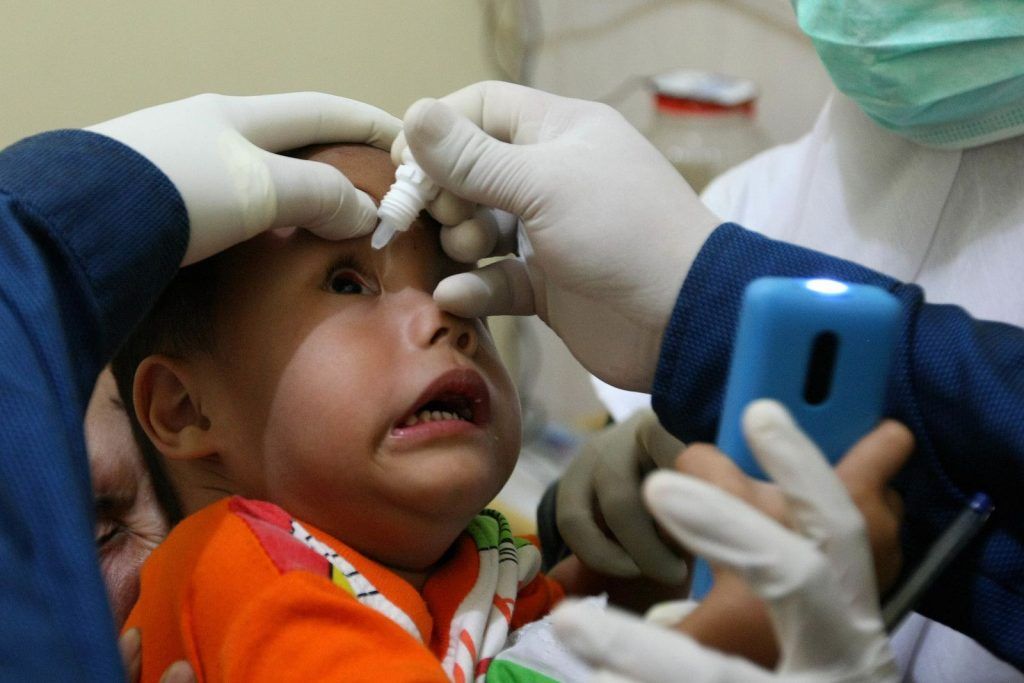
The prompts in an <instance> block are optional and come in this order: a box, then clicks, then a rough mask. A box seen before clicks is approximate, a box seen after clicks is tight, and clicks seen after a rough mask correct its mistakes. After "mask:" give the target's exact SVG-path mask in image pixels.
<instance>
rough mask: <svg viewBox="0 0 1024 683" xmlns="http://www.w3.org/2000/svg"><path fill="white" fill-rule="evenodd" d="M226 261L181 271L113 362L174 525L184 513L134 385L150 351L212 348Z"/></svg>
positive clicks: (180, 353) (185, 352) (180, 354)
mask: <svg viewBox="0 0 1024 683" xmlns="http://www.w3.org/2000/svg"><path fill="white" fill-rule="evenodd" d="M222 261H223V258H222V257H221V256H219V255H218V256H213V257H211V258H208V259H206V260H204V261H200V262H199V263H196V264H193V265H191V266H187V267H185V268H182V269H181V270H179V271H178V273H177V274H176V275H175V276H174V278H173V279H172V280H171V282H170V284H169V285H167V288H166V289H164V291H163V293H162V294H161V295H160V297H159V298H158V299H157V301H156V303H155V304H154V305H153V308H152V309H151V310H150V311H149V312H148V313H147V314H146V316H145V317H144V318H143V319H142V322H140V323H139V325H138V326H137V327H136V328H135V329H134V330H133V331H132V333H131V335H130V336H129V337H128V339H126V340H125V342H124V343H123V344H122V345H121V348H120V349H119V350H118V352H117V354H116V355H115V356H114V360H113V362H112V363H111V370H112V371H113V373H114V379H115V380H116V382H117V392H118V394H120V396H121V401H122V402H123V403H124V406H125V410H126V411H127V413H128V419H129V420H130V421H131V425H132V435H133V436H134V437H135V442H136V443H137V444H138V446H139V450H140V451H141V452H142V459H143V461H144V462H145V465H146V469H147V470H148V471H149V474H150V477H151V479H152V481H153V488H154V489H155V490H156V496H157V500H158V501H159V503H160V506H161V507H162V508H163V510H164V513H165V514H166V515H167V517H168V520H169V521H170V523H171V524H172V525H174V524H177V523H178V522H179V521H181V519H182V517H183V515H182V511H181V504H180V502H179V501H178V496H177V494H176V493H175V491H174V486H173V484H172V483H171V480H170V478H169V477H168V476H167V470H166V469H165V468H164V465H163V460H162V457H163V456H161V454H160V452H159V451H158V450H157V449H156V447H155V446H153V444H152V442H150V440H149V437H148V436H147V435H146V432H145V431H144V430H143V429H142V425H141V424H140V423H139V419H138V416H137V415H136V414H135V404H134V401H133V391H132V385H133V382H134V379H135V371H136V369H138V367H139V364H140V363H141V362H142V361H143V360H145V359H146V357H148V356H151V355H153V354H157V353H159V354H164V355H167V356H171V357H173V358H187V357H189V356H192V355H194V354H196V353H203V352H208V351H212V350H213V346H214V343H215V336H214V333H213V332H214V330H213V328H214V319H213V308H214V304H215V300H216V298H217V290H218V283H219V277H220V264H221V262H222Z"/></svg>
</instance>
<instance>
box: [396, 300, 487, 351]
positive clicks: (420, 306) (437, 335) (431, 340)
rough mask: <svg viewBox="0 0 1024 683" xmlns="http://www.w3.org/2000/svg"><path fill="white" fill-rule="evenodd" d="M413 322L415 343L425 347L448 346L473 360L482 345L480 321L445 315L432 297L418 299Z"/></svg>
mask: <svg viewBox="0 0 1024 683" xmlns="http://www.w3.org/2000/svg"><path fill="white" fill-rule="evenodd" d="M413 308H414V311H413V313H412V315H411V319H410V329H411V335H412V339H413V341H414V343H416V344H417V345H420V346H424V347H428V348H429V347H432V346H437V345H438V344H448V345H450V346H451V347H452V348H454V349H457V350H458V351H459V352H460V353H463V354H465V355H467V356H472V355H474V354H475V353H476V351H477V347H478V346H479V343H480V338H479V332H478V331H477V329H476V321H475V320H470V319H467V318H459V317H456V316H454V315H452V314H451V313H447V312H445V311H442V310H441V309H440V308H439V307H438V306H437V304H436V303H435V302H434V299H433V297H432V296H431V295H430V294H429V293H421V294H420V295H418V296H417V297H416V302H415V304H414V306H413Z"/></svg>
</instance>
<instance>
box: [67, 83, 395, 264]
mask: <svg viewBox="0 0 1024 683" xmlns="http://www.w3.org/2000/svg"><path fill="white" fill-rule="evenodd" d="M400 126H401V123H400V121H398V119H396V118H395V117H393V116H391V115H390V114H387V113H385V112H384V111H381V110H380V109H377V108H376V107H372V106H370V105H368V104H363V103H362V102H356V101H354V100H348V99H345V98H341V97H334V96H332V95H325V94H322V93H291V94H285V95H261V96H256V97H227V96H224V95H197V96H195V97H190V98H188V99H185V100H179V101H177V102H170V103H168V104H162V105H159V106H156V107H151V108H149V109H143V110H141V111H137V112H134V113H132V114H127V115H125V116H121V117H119V118H116V119H112V120H110V121H105V122H103V123H98V124H96V125H94V126H90V127H89V128H87V130H90V131H93V132H95V133H100V134H102V135H106V136H107V137H111V138H114V139H115V140H118V141H120V142H122V143H124V144H125V145H128V146H129V147H131V148H132V149H134V150H135V151H136V152H138V153H139V154H141V155H143V156H144V157H146V158H147V159H149V160H150V161H151V162H153V164H155V165H156V166H157V168H159V169H160V170H161V171H163V172H164V174H165V175H166V176H167V177H168V178H170V180H171V182H172V183H174V186H175V187H176V188H177V190H178V192H179V193H180V194H181V197H182V199H183V200H184V202H185V208H186V210H187V211H188V218H189V226H190V234H189V243H188V250H187V251H186V253H185V259H184V261H183V265H187V264H189V263H192V262H194V261H198V260H200V259H203V258H206V257H207V256H210V255H212V254H215V253H217V252H218V251H221V250H222V249H226V248H227V247H230V246H232V245H234V244H237V243H238V242H242V241H244V240H246V239H248V238H250V237H252V236H253V235H256V234H258V233H260V232H262V231H264V230H266V229H268V228H274V227H286V226H295V225H301V226H303V227H306V228H309V229H310V230H312V231H313V232H315V233H316V234H318V235H320V236H322V237H327V238H331V239H342V238H346V237H354V236H356V235H361V234H365V233H368V232H370V231H371V230H372V229H373V227H374V225H375V224H376V220H377V209H376V206H375V204H374V203H373V201H372V200H371V199H370V198H369V197H368V196H367V195H366V194H365V193H363V192H361V191H359V190H356V189H355V188H354V187H353V186H352V183H350V182H349V181H348V179H347V178H345V176H344V175H342V174H341V173H340V172H339V171H338V170H337V169H335V168H332V167H331V166H328V165H327V164H320V163H316V162H313V161H306V160H304V159H292V158H289V157H283V156H278V155H277V154H273V153H272V152H280V151H283V150H289V149H294V148H296V147H302V146H305V145H310V144H313V143H318V142H363V143H367V144H371V145H374V146H376V147H380V148H382V149H387V148H388V147H389V146H390V145H391V144H392V142H393V140H394V138H395V136H396V135H397V134H398V131H399V128H400Z"/></svg>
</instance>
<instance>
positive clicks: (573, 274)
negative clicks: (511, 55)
mask: <svg viewBox="0 0 1024 683" xmlns="http://www.w3.org/2000/svg"><path fill="white" fill-rule="evenodd" d="M405 136H406V138H405V139H406V140H407V142H408V145H409V147H410V148H411V149H412V152H413V156H414V157H415V159H416V161H417V162H418V163H419V165H420V166H421V167H422V168H423V170H424V171H426V172H427V174H428V175H429V176H430V177H431V178H432V179H433V180H434V181H435V182H436V183H437V184H438V185H440V186H441V187H442V188H444V189H446V190H448V191H450V192H451V193H454V194H455V195H458V196H459V197H462V198H463V199H468V200H471V201H472V202H477V203H479V204H483V205H486V206H489V207H495V208H498V209H502V210H503V211H507V212H510V213H512V214H515V215H516V216H518V217H519V219H520V220H521V225H522V229H521V230H520V231H519V245H518V246H519V258H518V259H506V260H503V261H499V262H497V263H494V264H491V265H489V266H487V267H486V268H483V269H481V270H478V271H475V272H471V273H463V274H459V275H454V276H452V277H450V278H447V279H445V280H444V281H442V282H441V283H440V284H439V285H438V287H437V289H436V290H435V292H434V297H435V299H436V300H437V301H438V302H439V303H440V305H441V306H442V307H444V308H445V309H447V310H448V311H450V312H452V313H454V314H456V315H460V316H466V317H473V316H481V315H495V314H518V315H528V314H531V313H536V314H537V315H539V316H540V317H541V319H542V320H544V321H545V322H546V323H548V325H550V326H551V328H552V329H554V331H555V332H556V333H558V335H559V336H560V337H561V338H562V340H563V341H564V342H565V343H566V345H567V346H568V347H569V349H570V351H572V353H573V355H575V356H576V358H577V359H579V360H580V361H581V362H582V363H583V365H584V366H586V367H587V368H588V369H589V370H590V371H591V372H592V373H594V374H595V375H597V376H598V377H600V378H602V379H604V380H605V381H607V382H609V383H610V384H614V385H616V386H619V387H623V388H629V389H643V390H649V389H650V384H651V380H652V378H653V376H654V370H655V367H656V363H657V358H658V351H659V348H660V345H661V338H662V334H663V332H664V329H665V325H666V324H667V322H668V319H669V316H670V314H671V312H672V308H673V305H674V304H675V300H676V297H677V295H678V293H679V288H680V286H681V285H682V282H683V278H684V277H685V275H686V272H687V270H688V269H689V266H690V264H691V263H692V262H693V259H694V258H695V256H696V254H697V252H698V251H699V249H700V246H701V245H702V244H703V242H704V240H705V239H706V238H707V236H708V235H709V234H710V233H711V231H712V230H713V229H714V228H715V227H716V226H717V225H718V224H719V222H720V221H719V220H718V218H716V217H715V216H714V215H713V214H712V213H711V211H709V210H708V209H707V208H706V207H705V206H704V205H703V204H702V203H701V202H700V200H699V199H698V198H697V196H696V195H695V194H694V193H693V191H692V190H691V189H690V187H689V186H688V185H687V184H686V182H685V181H684V180H683V179H682V177H681V176H680V175H679V173H677V172H676V170H675V169H674V168H673V167H672V166H671V165H670V164H669V163H668V161H666V160H665V158H664V157H663V156H662V155H661V154H660V153H659V152H658V151H657V150H656V149H655V148H654V147H653V146H652V145H651V144H650V143H649V142H648V141H647V140H646V139H645V138H644V137H643V136H642V135H641V134H640V133H639V132H638V131H637V130H636V129H634V128H633V127H632V126H630V125H629V124H628V123H627V122H626V120H625V119H623V118H622V116H621V115H619V113H618V112H616V111H615V110H614V109H611V108H610V107H607V106H605V105H603V104H597V103H594V102H587V101H583V100H573V99H567V98H564V97H557V96H555V95H550V94H547V93H543V92H540V91H537V90H531V89H529V88H524V87H521V86H516V85H512V84H509V83H494V82H490V83H477V84H476V85H472V86H469V87H468V88H465V89H463V90H460V91H458V92H456V93H453V94H451V95H448V96H447V97H445V98H443V99H442V100H421V101H419V102H417V103H416V104H414V105H413V106H412V107H411V108H410V109H409V111H408V112H407V113H406V117H405ZM507 143H511V144H507ZM403 144H404V143H402V142H401V141H399V142H398V143H397V144H396V146H395V147H393V149H392V151H393V153H396V152H397V153H400V152H401V148H402V145H403ZM480 243H481V244H482V245H484V246H487V245H488V244H489V240H481V242H480ZM462 256H463V258H464V259H465V256H466V254H463V255H462Z"/></svg>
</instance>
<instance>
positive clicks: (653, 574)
mask: <svg viewBox="0 0 1024 683" xmlns="http://www.w3.org/2000/svg"><path fill="white" fill-rule="evenodd" d="M681 450H683V443H682V442H681V441H679V440H678V439H676V438H675V437H673V436H672V435H671V434H669V433H668V432H667V431H666V430H665V428H664V427H662V426H661V424H660V423H659V422H658V418H657V417H656V416H655V415H654V411H652V410H642V411H639V412H638V413H637V414H636V415H634V416H633V417H631V418H629V419H628V420H626V421H625V422H622V423H619V424H616V425H613V426H611V427H609V428H608V429H605V430H604V431H602V432H601V433H599V434H597V435H596V436H594V437H593V438H591V439H590V440H589V441H588V442H587V443H586V444H584V446H583V448H582V450H581V451H580V453H579V455H577V456H576V458H575V459H574V460H573V461H572V463H571V464H570V465H569V467H568V469H566V471H565V473H564V474H563V475H562V477H561V479H560V480H559V482H558V498H557V503H556V506H555V509H556V515H557V522H558V532H559V534H560V535H561V536H562V538H563V539H564V540H565V542H566V544H567V545H568V546H569V548H571V549H572V551H573V552H574V553H575V554H576V556H577V557H579V559H580V561H581V562H583V563H584V564H585V565H587V566H588V567H589V568H591V569H594V570H596V571H599V572H601V573H603V574H609V575H611V576H622V577H634V576H639V575H641V574H643V575H645V576H648V577H650V578H653V579H656V580H658V581H660V582H662V583H667V584H671V585H674V584H679V583H682V582H683V580H685V579H686V574H687V571H686V564H685V563H684V561H683V560H682V559H681V558H680V556H679V555H678V554H677V553H676V552H675V551H673V550H672V549H671V548H670V547H669V546H668V545H667V544H666V542H665V541H664V540H662V538H661V537H660V536H659V535H658V531H657V529H656V527H655V524H654V519H653V518H652V517H651V516H650V515H648V514H647V512H646V509H645V508H644V506H643V503H642V501H641V500H640V484H641V481H642V480H643V477H644V476H646V475H647V474H648V473H649V472H651V471H652V470H654V469H656V468H658V467H671V466H672V463H673V462H674V461H675V459H676V457H677V456H678V455H679V452H680V451H681ZM595 503H596V509H595ZM598 513H600V517H601V518H602V520H603V522H604V524H605V525H606V526H607V528H608V531H609V532H610V533H611V535H612V536H613V537H614V539H612V538H609V537H608V536H607V535H606V534H605V532H604V530H602V528H601V526H600V525H599V522H598V520H597V519H596V518H595V516H596V515H597V514H598Z"/></svg>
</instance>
